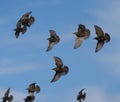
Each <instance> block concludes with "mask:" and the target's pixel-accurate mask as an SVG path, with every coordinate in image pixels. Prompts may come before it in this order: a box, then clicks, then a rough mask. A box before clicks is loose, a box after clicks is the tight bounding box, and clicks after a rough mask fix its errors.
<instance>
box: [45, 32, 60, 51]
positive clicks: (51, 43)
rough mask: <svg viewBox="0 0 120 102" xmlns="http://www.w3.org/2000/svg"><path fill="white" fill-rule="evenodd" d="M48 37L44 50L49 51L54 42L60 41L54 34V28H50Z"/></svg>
mask: <svg viewBox="0 0 120 102" xmlns="http://www.w3.org/2000/svg"><path fill="white" fill-rule="evenodd" d="M49 32H50V37H49V38H48V39H47V40H48V41H49V44H48V48H47V50H46V51H50V50H51V49H52V48H53V46H54V45H55V44H57V43H58V42H59V41H60V38H59V36H58V35H57V34H56V32H55V31H54V30H50V31H49Z"/></svg>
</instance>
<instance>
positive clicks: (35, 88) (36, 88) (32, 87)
mask: <svg viewBox="0 0 120 102" xmlns="http://www.w3.org/2000/svg"><path fill="white" fill-rule="evenodd" d="M27 90H28V93H29V94H30V96H34V92H36V93H39V92H40V87H39V86H38V85H36V83H31V84H30V85H29V87H28V88H27Z"/></svg>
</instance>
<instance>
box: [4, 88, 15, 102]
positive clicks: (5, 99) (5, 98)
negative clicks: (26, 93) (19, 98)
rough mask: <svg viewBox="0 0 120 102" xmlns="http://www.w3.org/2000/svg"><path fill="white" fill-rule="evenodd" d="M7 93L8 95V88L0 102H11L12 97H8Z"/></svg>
mask: <svg viewBox="0 0 120 102" xmlns="http://www.w3.org/2000/svg"><path fill="white" fill-rule="evenodd" d="M9 93H10V88H8V89H7V90H6V92H5V94H4V96H3V97H2V99H3V101H2V102H7V101H8V102H12V100H13V96H12V95H10V96H9Z"/></svg>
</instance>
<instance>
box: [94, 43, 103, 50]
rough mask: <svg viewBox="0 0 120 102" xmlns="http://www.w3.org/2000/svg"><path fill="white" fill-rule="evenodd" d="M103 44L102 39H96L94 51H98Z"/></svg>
mask: <svg viewBox="0 0 120 102" xmlns="http://www.w3.org/2000/svg"><path fill="white" fill-rule="evenodd" d="M103 45H104V41H98V42H97V45H96V49H95V52H98V51H99V50H100V49H101V48H102V47H103Z"/></svg>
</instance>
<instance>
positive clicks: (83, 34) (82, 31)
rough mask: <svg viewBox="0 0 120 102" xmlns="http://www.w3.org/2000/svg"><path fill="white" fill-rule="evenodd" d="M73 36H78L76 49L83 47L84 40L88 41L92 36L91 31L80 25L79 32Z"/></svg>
mask: <svg viewBox="0 0 120 102" xmlns="http://www.w3.org/2000/svg"><path fill="white" fill-rule="evenodd" d="M73 34H75V35H76V41H75V44H74V49H77V48H78V47H80V46H81V44H82V42H83V40H84V39H88V38H89V36H90V30H89V29H87V28H86V27H85V25H83V24H79V25H78V30H77V32H74V33H73Z"/></svg>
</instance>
